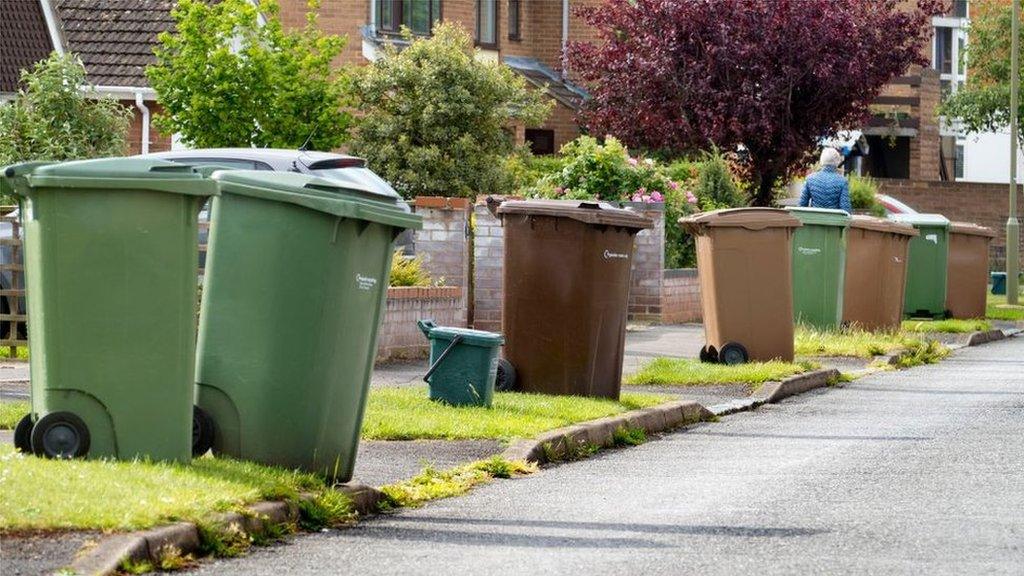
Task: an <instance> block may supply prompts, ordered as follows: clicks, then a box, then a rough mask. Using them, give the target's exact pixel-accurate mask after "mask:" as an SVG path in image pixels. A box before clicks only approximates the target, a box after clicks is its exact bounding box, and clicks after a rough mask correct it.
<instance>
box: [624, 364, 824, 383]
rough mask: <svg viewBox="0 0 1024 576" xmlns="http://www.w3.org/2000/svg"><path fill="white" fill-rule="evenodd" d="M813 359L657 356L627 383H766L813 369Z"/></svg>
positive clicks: (628, 379) (627, 380)
mask: <svg viewBox="0 0 1024 576" xmlns="http://www.w3.org/2000/svg"><path fill="white" fill-rule="evenodd" d="M814 368H815V366H814V365H813V364H811V363H809V362H801V363H797V364H793V363H790V362H779V361H772V362H751V363H749V364H739V365H736V366H727V365H725V364H708V363H705V362H701V361H699V360H692V359H682V358H655V359H654V360H651V361H650V362H648V363H647V364H645V365H644V366H643V367H642V368H641V369H640V371H639V372H637V373H636V374H634V375H632V376H630V377H629V378H627V379H626V383H627V384H634V385H640V386H644V385H648V386H700V385H708V384H763V383H764V382H774V381H778V380H781V379H783V378H786V377H788V376H793V375H794V374H800V373H801V372H807V371H808V370H813V369H814Z"/></svg>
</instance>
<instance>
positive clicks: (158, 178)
mask: <svg viewBox="0 0 1024 576" xmlns="http://www.w3.org/2000/svg"><path fill="white" fill-rule="evenodd" d="M4 176H5V177H6V178H13V177H19V176H23V177H24V182H25V183H26V184H27V185H28V186H29V187H30V188H41V187H57V188H71V189H75V188H77V189H96V188H103V189H108V190H156V191H160V192H170V193H175V194H185V195H189V196H215V195H216V194H217V184H216V183H214V182H211V181H210V180H208V179H206V178H204V177H203V175H202V174H200V173H199V172H197V171H196V170H195V169H193V168H192V167H191V166H187V165H185V164H180V163H177V162H170V161H167V160H160V159H157V158H145V157H126V158H98V159H95V160H74V161H71V162H52V163H51V162H27V163H23V164H17V165H14V166H9V167H7V168H6V169H5V170H4ZM14 188H15V189H17V187H14Z"/></svg>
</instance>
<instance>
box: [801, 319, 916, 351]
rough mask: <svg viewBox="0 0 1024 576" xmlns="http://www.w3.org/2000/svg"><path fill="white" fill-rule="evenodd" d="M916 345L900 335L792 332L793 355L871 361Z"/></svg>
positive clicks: (849, 330) (805, 328)
mask: <svg viewBox="0 0 1024 576" xmlns="http://www.w3.org/2000/svg"><path fill="white" fill-rule="evenodd" d="M920 344H921V342H920V341H919V340H918V339H917V338H914V337H911V336H908V335H906V334H902V333H900V332H867V331H864V330H855V329H843V330H838V331H835V332H830V331H822V330H816V329H814V328H808V327H806V326H799V327H797V329H796V355H797V356H852V357H857V358H872V357H874V356H878V355H880V354H890V353H892V352H896V351H897V350H900V349H902V348H909V347H911V346H914V345H920Z"/></svg>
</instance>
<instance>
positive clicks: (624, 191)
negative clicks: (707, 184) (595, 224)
mask: <svg viewBox="0 0 1024 576" xmlns="http://www.w3.org/2000/svg"><path fill="white" fill-rule="evenodd" d="M560 153H561V157H562V158H561V169H560V170H558V171H556V172H550V173H548V174H547V175H545V176H542V177H541V178H540V179H539V180H538V182H537V184H536V186H534V188H533V190H532V194H531V195H534V196H542V197H548V198H560V199H565V200H591V199H597V200H608V201H613V202H614V201H630V200H632V201H634V202H663V201H664V200H665V196H666V194H668V193H669V192H670V191H674V190H679V189H680V186H679V183H678V182H676V181H674V180H672V179H671V178H669V177H668V174H667V173H666V171H665V169H664V167H663V166H662V165H660V164H659V163H657V162H655V161H654V160H653V159H651V158H643V159H641V158H635V157H633V156H630V155H629V151H628V150H627V149H626V147H625V146H623V145H622V143H621V142H619V141H618V140H617V139H615V138H613V137H611V136H608V137H607V138H605V141H604V143H603V144H602V143H599V142H598V141H597V139H595V138H594V137H592V136H580V137H579V138H577V139H575V140H573V141H572V142H569V143H568V144H566V145H565V146H562V150H561V151H560ZM684 197H685V195H684ZM690 198H692V200H693V201H692V202H691V203H690V204H695V203H696V198H695V197H692V195H691V196H690Z"/></svg>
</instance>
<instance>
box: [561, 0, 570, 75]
mask: <svg viewBox="0 0 1024 576" xmlns="http://www.w3.org/2000/svg"><path fill="white" fill-rule="evenodd" d="M568 44H569V0H562V79H563V80H564V79H565V78H567V77H568V76H569V71H568V68H569V60H568V59H567V58H566V57H565V47H566V46H567V45H568Z"/></svg>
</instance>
